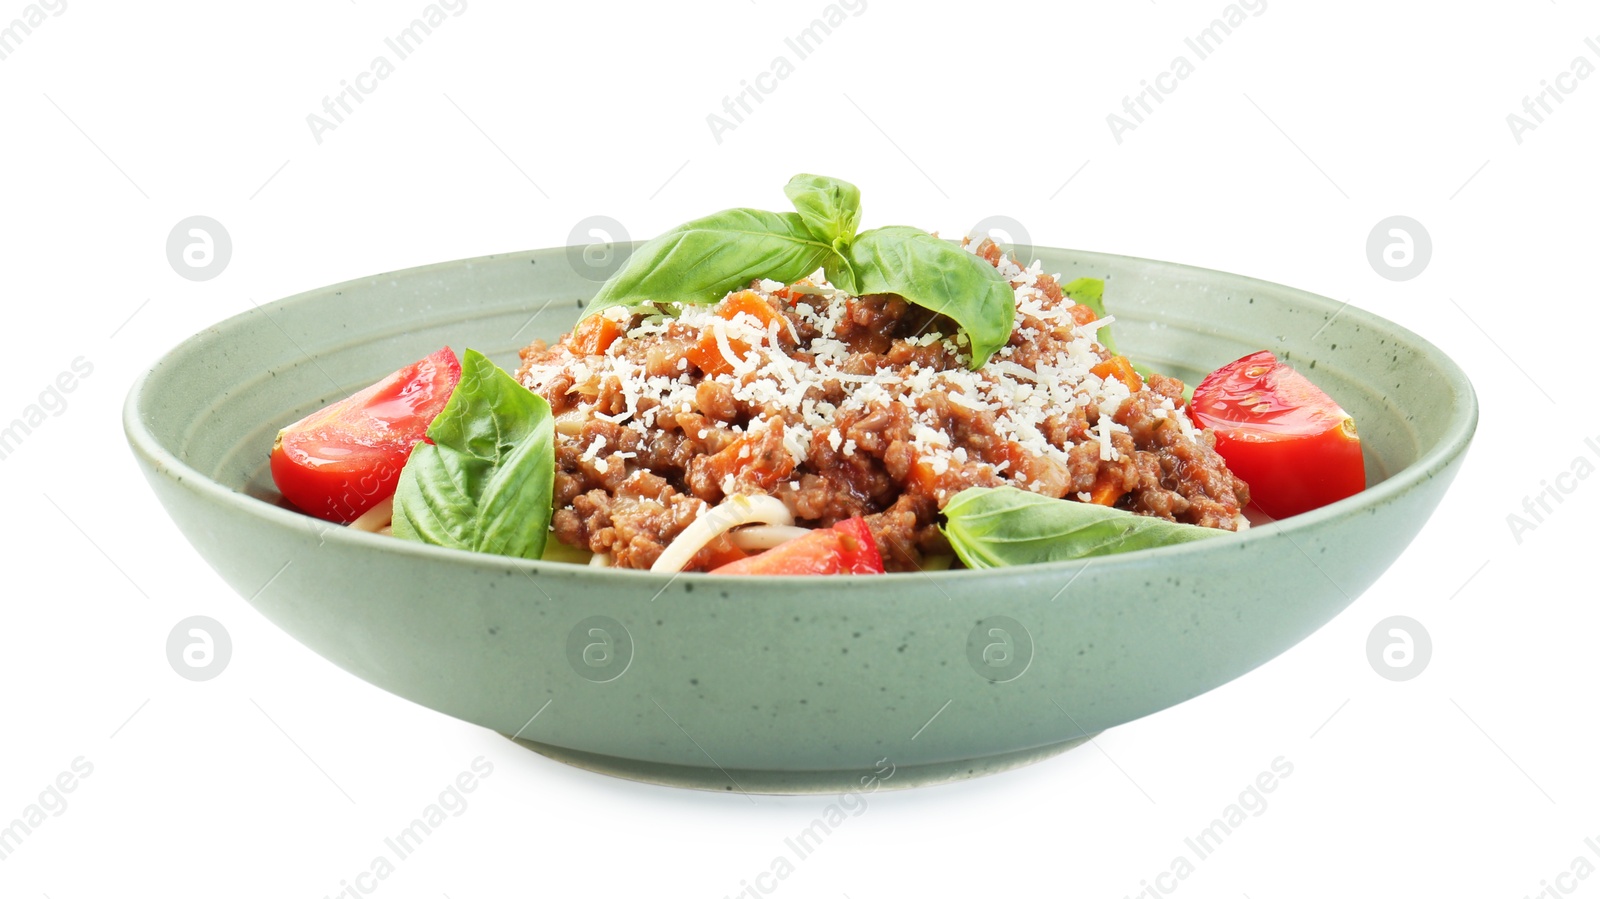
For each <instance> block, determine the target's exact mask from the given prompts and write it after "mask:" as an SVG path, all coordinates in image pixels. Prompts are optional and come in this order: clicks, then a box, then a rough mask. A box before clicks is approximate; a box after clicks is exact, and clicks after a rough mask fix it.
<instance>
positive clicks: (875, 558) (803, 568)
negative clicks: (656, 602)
mask: <svg viewBox="0 0 1600 899" xmlns="http://www.w3.org/2000/svg"><path fill="white" fill-rule="evenodd" d="M711 573H712V574H883V557H882V556H881V555H879V554H878V544H877V542H876V541H874V540H873V539H872V531H871V530H869V529H868V528H867V522H866V521H865V520H864V519H861V518H847V519H845V520H844V521H841V522H839V523H838V524H836V525H834V526H833V527H831V528H818V529H817V530H814V531H812V532H811V533H809V534H807V535H805V536H804V537H797V538H795V539H793V540H790V541H789V542H788V543H784V544H782V545H779V546H775V547H773V548H772V549H769V550H767V551H766V552H762V553H757V554H756V555H753V556H750V557H749V558H745V559H740V560H739V561H737V562H729V563H728V564H726V565H724V566H722V567H721V568H714V569H712V570H711Z"/></svg>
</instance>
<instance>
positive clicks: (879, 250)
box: [846, 225, 1017, 368]
mask: <svg viewBox="0 0 1600 899" xmlns="http://www.w3.org/2000/svg"><path fill="white" fill-rule="evenodd" d="M846 255H847V256H848V257H849V259H850V264H851V265H852V266H854V267H855V270H856V278H857V280H858V281H859V282H860V291H859V292H860V293H862V294H873V293H894V294H899V295H900V296H902V297H905V298H906V299H907V300H908V301H910V302H912V303H915V304H916V305H918V306H921V307H922V308H924V309H927V310H930V311H932V312H939V313H942V314H944V315H947V316H949V317H950V318H951V319H953V320H954V321H955V323H956V324H958V325H960V326H961V329H962V330H964V331H966V332H967V340H968V342H969V343H970V345H971V349H972V367H973V368H978V367H979V366H981V365H983V363H984V362H986V361H988V359H989V356H990V355H991V354H992V353H994V351H995V350H998V349H999V348H1001V347H1002V346H1005V344H1006V341H1008V340H1010V339H1011V328H1012V325H1013V324H1015V322H1016V317H1017V305H1016V296H1015V294H1013V293H1012V292H1011V285H1010V284H1009V283H1007V281H1006V279H1005V278H1003V277H1001V275H1000V273H999V272H998V271H995V269H994V266H992V265H990V264H988V263H987V262H984V261H983V260H982V259H979V258H978V257H976V256H974V255H972V254H971V253H968V252H967V251H966V250H963V249H961V247H959V246H957V245H955V244H953V243H951V242H949V241H947V240H940V239H939V238H937V237H934V236H933V235H932V234H929V233H928V232H926V231H923V230H921V229H918V228H909V227H906V226H903V225H892V226H890V227H887V228H874V229H873V230H871V231H865V232H862V233H861V234H859V235H857V236H856V239H855V242H854V243H852V244H851V245H850V249H849V252H848V253H847V254H846Z"/></svg>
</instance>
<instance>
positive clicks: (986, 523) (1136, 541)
mask: <svg viewBox="0 0 1600 899" xmlns="http://www.w3.org/2000/svg"><path fill="white" fill-rule="evenodd" d="M944 516H945V519H946V524H945V525H944V526H943V527H941V528H940V530H941V531H943V532H944V535H945V537H946V538H947V539H948V540H949V541H950V546H951V548H953V549H954V550H955V552H956V555H957V556H960V557H961V561H962V562H963V563H965V564H966V566H967V567H968V568H1003V567H1006V566H1009V565H1030V564H1033V563H1035V562H1059V561H1063V560H1066V559H1082V558H1086V557H1088V556H1106V555H1111V554H1113V553H1123V552H1132V551H1134V550H1137V549H1148V548H1150V547H1155V546H1170V545H1172V544H1175V543H1187V542H1189V541H1191V540H1205V539H1207V538H1211V537H1218V536H1221V535H1222V534H1225V533H1227V531H1222V530H1218V529H1217V528H1203V527H1198V526H1196V525H1192V524H1177V523H1176V522H1171V521H1167V520H1166V519H1164V518H1151V517H1149V516H1147V515H1135V514H1133V513H1132V512H1124V511H1122V510H1121V509H1110V508H1107V507H1105V506H1097V505H1094V504H1092V503H1080V502H1074V501H1072V500H1067V499H1052V498H1050V497H1048V496H1040V495H1039V494H1037V493H1030V492H1028V491H1026V490H1018V489H1017V488H1015V487H969V488H967V489H966V490H963V491H961V492H960V493H958V494H956V495H955V496H954V497H952V498H951V499H950V502H949V503H948V504H946V505H945V507H944Z"/></svg>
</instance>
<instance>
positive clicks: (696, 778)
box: [501, 734, 1093, 796]
mask: <svg viewBox="0 0 1600 899" xmlns="http://www.w3.org/2000/svg"><path fill="white" fill-rule="evenodd" d="M501 736H505V735H504V734H502V735H501ZM1092 737H1093V735H1091V736H1088V737H1078V738H1077V739H1073V740H1067V741H1065V742H1062V743H1052V744H1050V745H1048V746H1038V747H1035V748H1032V749H1023V750H1018V751H1015V752H1003V753H999V754H997V755H987V756H983V757H981V758H974V759H965V760H960V761H951V762H932V763H928V764H922V765H900V766H897V767H896V768H895V769H894V772H893V774H891V775H889V776H888V777H884V778H880V779H879V780H878V786H877V789H880V790H904V789H908V788H911V787H926V786H933V785H936V784H942V783H952V782H954V781H958V780H967V779H969V778H974V777H983V776H984V775H987V774H998V773H1000V772H1001V771H1009V770H1011V769H1012V768H1020V767H1022V766H1023V765H1031V764H1033V763H1034V762H1040V761H1043V760H1045V759H1047V758H1050V757H1051V756H1054V755H1059V754H1061V753H1063V752H1066V751H1067V750H1069V749H1072V748H1074V747H1076V746H1079V745H1081V744H1083V743H1084V742H1086V741H1088V740H1090V739H1092ZM506 739H508V740H510V741H512V742H513V743H517V744H519V745H521V746H522V747H524V748H526V749H531V750H533V751H534V752H537V753H539V754H540V755H542V756H545V757H546V758H551V759H555V760H556V761H558V762H562V763H564V764H568V765H572V766H573V767H575V768H583V769H585V770H587V771H594V772H597V773H599V774H609V775H610V776H612V777H620V778H623V779H625V780H636V781H639V782H641V783H652V784H661V785H662V786H669V787H685V788H688V789H691V790H707V791H710V792H715V793H724V792H726V793H738V792H743V793H760V794H765V795H780V796H781V795H800V794H806V793H845V792H850V791H853V790H861V789H862V783H861V780H862V778H863V777H869V778H870V777H871V776H872V770H871V769H870V768H868V769H866V770H827V771H760V770H754V769H747V768H730V769H726V770H725V769H722V768H718V767H698V766H693V765H672V764H664V763H660V762H646V761H640V760H638V759H626V758H618V757H616V756H609V755H599V754H596V753H592V752H583V751H581V750H577V749H567V748H565V747H562V746H551V745H550V744H548V743H536V742H534V741H532V740H523V739H520V738H517V737H509V736H507V737H506ZM891 761H892V759H891Z"/></svg>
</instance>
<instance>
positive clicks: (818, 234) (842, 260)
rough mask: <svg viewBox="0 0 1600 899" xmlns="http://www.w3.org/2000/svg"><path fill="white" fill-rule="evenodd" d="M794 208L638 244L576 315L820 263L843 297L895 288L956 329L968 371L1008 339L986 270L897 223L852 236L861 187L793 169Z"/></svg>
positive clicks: (695, 296)
mask: <svg viewBox="0 0 1600 899" xmlns="http://www.w3.org/2000/svg"><path fill="white" fill-rule="evenodd" d="M784 193H785V194H786V195H787V196H788V197H789V201H790V202H791V203H793V204H794V207H795V210H796V211H795V212H784V213H778V212H763V211H761V210H759V209H728V210H724V211H723V212H718V213H716V214H714V215H709V216H706V217H705V218H700V219H695V220H694V221H692V222H688V223H685V224H682V225H679V226H678V227H676V228H674V229H672V230H671V231H668V232H667V233H665V234H662V235H661V236H659V237H657V238H655V239H654V240H651V241H648V242H647V243H645V244H644V245H643V246H641V247H639V249H638V250H636V251H634V253H633V255H632V256H630V257H629V258H628V261H627V262H626V263H624V264H623V266H622V268H621V269H619V270H618V271H617V273H616V274H614V275H612V276H611V278H610V279H609V280H608V281H606V283H605V284H603V285H601V287H600V291H599V293H597V294H595V296H594V299H592V300H590V301H589V305H588V307H587V308H586V309H585V310H584V314H586V315H587V314H589V313H591V312H599V311H601V310H603V309H607V308H610V307H612V306H639V305H643V304H645V303H650V302H657V303H693V304H709V303H715V302H717V301H718V300H720V299H722V297H723V296H724V295H726V294H727V293H728V292H729V291H731V290H735V289H738V288H740V287H743V286H744V285H746V284H748V283H750V281H752V280H754V279H756V278H771V279H772V280H775V281H784V282H789V281H794V280H797V279H799V278H802V277H804V276H805V275H807V274H810V273H811V272H813V271H816V270H817V269H818V268H821V269H823V271H824V272H825V273H826V274H827V276H828V280H829V281H831V282H832V283H833V285H834V286H835V287H837V288H839V289H841V290H843V291H845V292H847V293H851V294H864V293H895V294H899V295H900V296H903V297H905V298H906V300H907V301H908V302H911V303H914V304H916V305H918V306H921V307H923V308H925V309H928V310H931V311H934V312H939V313H943V314H944V315H946V316H949V317H950V318H951V319H952V320H954V321H955V323H956V324H957V325H958V326H959V327H961V329H962V330H964V331H966V333H967V336H968V340H969V342H970V343H971V347H972V367H973V368H977V367H979V366H981V365H983V363H984V362H986V361H987V360H988V358H989V356H990V354H992V353H993V352H994V351H995V350H997V349H999V348H1000V347H1001V346H1004V345H1005V342H1006V341H1007V340H1008V339H1009V338H1010V336H1011V327H1012V324H1013V322H1014V320H1015V317H1016V306H1015V299H1014V296H1013V294H1012V291H1011V286H1010V285H1009V284H1008V283H1007V282H1006V280H1005V279H1004V278H1003V277H1001V276H1000V274H999V272H997V271H995V269H994V267H993V266H991V265H989V264H988V263H986V262H984V261H983V260H981V259H978V258H977V257H976V256H973V255H972V254H971V253H968V252H966V251H965V250H962V249H961V248H960V247H958V246H956V245H955V244H953V243H950V242H948V241H944V240H939V239H938V238H936V237H934V236H933V235H931V234H929V233H927V232H926V231H921V230H919V229H916V228H907V227H898V226H897V227H889V228H877V229H874V230H872V231H867V232H865V233H863V234H857V233H856V228H857V227H858V226H859V224H860V221H861V192H860V191H859V190H858V189H857V188H856V186H855V185H853V184H851V183H849V182H848V181H842V180H840V179H838V178H829V177H827V176H825V175H807V174H801V175H796V176H794V177H793V178H791V179H789V183H788V184H787V185H786V186H785V187H784Z"/></svg>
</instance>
